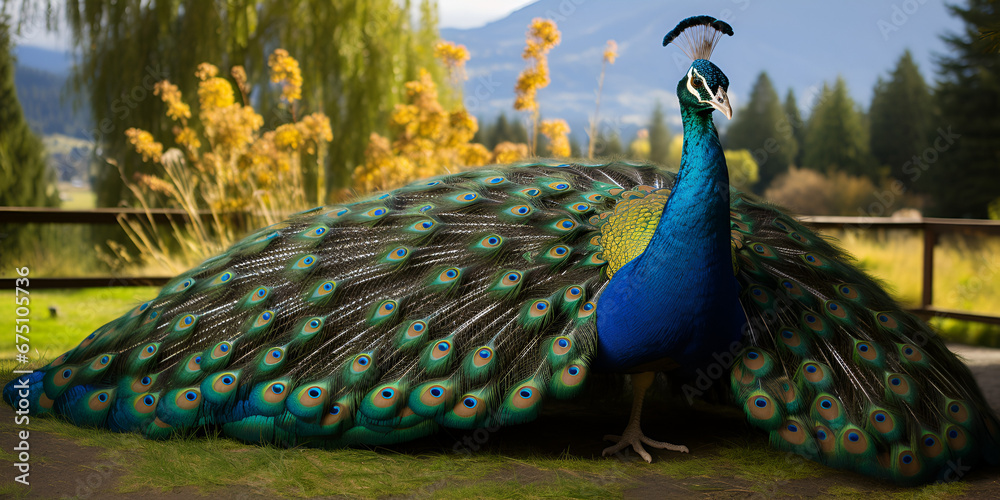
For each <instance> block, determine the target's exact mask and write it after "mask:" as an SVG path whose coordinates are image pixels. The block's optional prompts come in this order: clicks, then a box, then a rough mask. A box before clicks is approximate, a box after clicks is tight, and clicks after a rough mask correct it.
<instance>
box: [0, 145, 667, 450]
mask: <svg viewBox="0 0 1000 500" xmlns="http://www.w3.org/2000/svg"><path fill="white" fill-rule="evenodd" d="M672 179H673V176H672V174H666V173H662V172H660V171H658V170H656V169H655V168H653V167H651V166H641V165H626V164H621V163H619V164H611V165H596V166H581V165H563V164H559V163H545V164H532V165H523V166H513V167H512V166H500V167H496V168H493V169H481V170H473V171H468V172H464V173H460V174H454V175H449V176H442V177H439V178H434V179H430V180H422V181H419V182H416V183H414V184H411V185H409V186H406V187H403V188H400V189H397V190H395V191H391V192H387V193H383V194H379V195H375V196H373V197H371V198H369V199H366V200H364V201H360V202H357V203H352V204H347V205H343V206H328V207H318V208H315V209H312V210H309V211H306V212H303V213H300V214H297V215H295V216H293V217H291V218H290V219H289V220H288V221H286V222H283V223H281V224H277V225H274V226H271V227H268V228H265V229H262V230H260V231H257V232H256V233H254V234H252V235H250V236H248V237H247V238H245V239H244V240H243V241H241V242H239V243H237V244H236V245H234V246H233V247H232V248H231V249H230V250H228V251H227V252H226V253H224V254H221V255H218V256H216V257H213V258H211V259H208V260H207V261H205V262H204V263H202V264H201V265H200V266H198V267H197V268H195V269H192V270H191V271H189V272H186V273H184V274H183V275H181V276H179V277H177V278H176V279H175V280H173V281H172V282H171V283H169V284H168V285H166V286H165V287H164V288H163V289H162V291H161V292H160V294H159V296H157V297H156V298H155V299H153V300H151V301H149V302H146V303H143V304H141V305H139V306H137V307H136V308H135V309H134V310H132V311H130V312H128V313H127V314H125V315H124V316H122V317H120V318H118V319H116V320H114V321H112V322H110V323H108V324H107V325H104V326H102V327H101V328H99V329H97V330H96V331H95V332H94V333H92V334H91V335H89V336H88V337H87V338H86V339H84V340H83V342H81V343H80V345H79V346H77V347H76V348H74V349H72V350H71V351H69V352H67V353H65V354H63V355H62V356H60V357H59V358H57V359H56V360H55V361H53V362H52V363H50V364H49V365H48V366H46V367H45V368H43V369H42V370H40V371H38V372H36V373H35V374H33V375H31V376H30V377H27V378H25V379H15V380H14V381H12V382H11V383H9V384H8V385H7V386H6V387H5V388H4V391H3V395H4V399H5V400H6V401H7V402H8V403H9V404H12V405H16V404H17V403H18V401H19V400H20V399H21V398H25V399H27V400H28V402H29V406H30V408H31V409H32V411H33V412H34V413H55V414H59V415H62V416H64V417H65V418H67V419H69V420H70V421H72V422H74V423H76V424H78V425H83V426H94V427H106V428H109V429H112V430H116V431H135V432H141V433H143V434H145V435H147V436H150V437H166V436H169V435H171V434H174V433H183V432H191V431H194V430H196V429H199V428H202V427H209V426H211V427H217V428H221V429H222V430H223V431H224V433H226V434H228V435H231V436H234V437H238V438H241V439H245V440H250V441H265V442H277V443H283V444H297V443H304V442H306V443H311V444H316V445H326V446H340V445H347V444H352V443H366V444H380V443H391V442H398V441H404V440H408V439H412V438H415V437H419V436H422V435H426V434H429V433H431V432H433V431H434V430H435V429H436V428H437V427H439V426H447V427H458V428H472V427H477V426H484V425H494V424H510V423H518V422H524V421H527V420H530V419H532V418H534V417H535V416H536V415H537V413H538V410H539V408H540V405H541V403H542V402H543V401H544V400H545V399H546V398H548V397H558V398H566V397H572V396H573V395H575V394H576V393H578V392H579V390H580V389H581V388H582V384H583V382H584V380H585V379H586V377H587V372H588V366H589V363H590V360H591V356H592V354H593V350H594V346H595V343H596V342H595V335H596V332H595V327H594V321H593V319H594V318H593V314H594V310H595V307H594V303H595V301H596V300H597V299H598V298H599V296H600V293H601V290H602V289H603V287H604V285H605V284H606V282H607V277H606V274H605V273H604V272H603V264H604V261H603V260H602V259H600V252H601V248H600V247H599V246H597V245H595V244H594V243H593V241H594V236H595V234H596V229H595V228H594V227H593V226H591V225H590V224H589V223H588V219H589V218H590V217H591V216H593V215H598V214H601V213H603V212H605V211H607V210H609V209H610V208H611V207H612V206H613V205H614V203H615V201H616V197H615V196H614V195H612V194H611V193H610V191H611V190H616V192H620V191H621V190H622V189H629V188H631V187H632V186H635V185H640V184H646V185H654V186H657V187H662V186H666V185H669V184H671V183H672ZM22 382H24V383H23V384H22ZM21 385H27V386H28V388H27V389H21V388H20V387H19V386H21ZM19 392H20V393H19Z"/></svg>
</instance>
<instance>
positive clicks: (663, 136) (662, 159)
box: [649, 101, 670, 165]
mask: <svg viewBox="0 0 1000 500" xmlns="http://www.w3.org/2000/svg"><path fill="white" fill-rule="evenodd" d="M669 158H670V129H669V128H667V120H666V115H665V114H664V113H663V104H662V103H660V101H656V106H655V107H653V115H652V116H651V117H650V118H649V159H650V161H652V162H654V163H657V164H660V165H666V164H667V161H668V160H669Z"/></svg>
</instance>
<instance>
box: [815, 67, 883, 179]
mask: <svg viewBox="0 0 1000 500" xmlns="http://www.w3.org/2000/svg"><path fill="white" fill-rule="evenodd" d="M819 99H820V101H819V104H818V105H816V107H815V108H813V112H812V116H810V117H809V124H808V126H807V129H806V138H805V152H804V153H803V157H802V164H803V166H805V167H808V168H812V169H816V170H820V171H824V172H828V173H829V172H835V171H838V170H843V171H844V172H847V173H848V174H851V175H866V176H870V177H874V172H873V169H872V168H871V156H870V153H869V150H868V136H867V134H866V133H865V124H864V120H863V117H862V116H861V113H860V112H859V111H858V110H857V109H856V107H855V104H854V100H852V99H851V97H850V95H848V93H847V83H845V82H844V79H843V77H837V81H836V82H835V83H834V85H833V88H831V87H830V86H829V85H827V84H823V91H822V92H821V93H820V96H819Z"/></svg>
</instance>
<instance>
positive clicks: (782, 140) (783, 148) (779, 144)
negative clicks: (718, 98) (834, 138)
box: [726, 72, 797, 189]
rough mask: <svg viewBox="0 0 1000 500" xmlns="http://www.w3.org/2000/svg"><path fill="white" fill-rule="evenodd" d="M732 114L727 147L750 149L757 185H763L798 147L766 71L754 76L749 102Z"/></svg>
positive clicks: (788, 163) (783, 166)
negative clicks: (755, 167) (755, 165)
mask: <svg viewBox="0 0 1000 500" xmlns="http://www.w3.org/2000/svg"><path fill="white" fill-rule="evenodd" d="M733 115H734V116H733V123H732V124H731V125H730V126H729V129H728V130H727V132H726V147H727V148H730V149H746V150H749V151H750V153H751V154H752V155H753V157H754V161H756V162H757V166H758V167H759V175H760V182H759V184H758V185H759V186H760V187H761V189H764V188H766V187H767V185H768V184H770V183H771V180H772V179H774V178H775V177H776V176H778V175H779V174H781V173H784V172H785V171H786V170H788V166H789V165H791V163H792V160H793V159H794V158H795V153H796V149H797V145H796V143H795V138H794V137H793V136H792V133H791V129H790V128H789V127H787V126H785V125H783V123H784V121H785V117H784V112H783V110H782V108H781V101H780V100H779V98H778V93H777V92H775V90H774V85H772V84H771V79H770V78H769V77H768V76H767V73H766V72H761V73H760V76H758V77H757V81H756V83H754V86H753V90H751V92H750V102H748V103H747V105H746V106H744V107H743V108H742V109H740V110H738V111H737V112H736V113H733Z"/></svg>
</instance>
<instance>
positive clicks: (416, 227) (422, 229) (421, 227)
mask: <svg viewBox="0 0 1000 500" xmlns="http://www.w3.org/2000/svg"><path fill="white" fill-rule="evenodd" d="M435 225H436V223H435V222H434V221H432V220H430V219H425V220H422V221H417V222H415V223H414V224H413V225H412V226H410V229H411V230H413V231H416V232H418V233H426V232H428V231H430V230H431V229H434V226H435Z"/></svg>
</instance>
